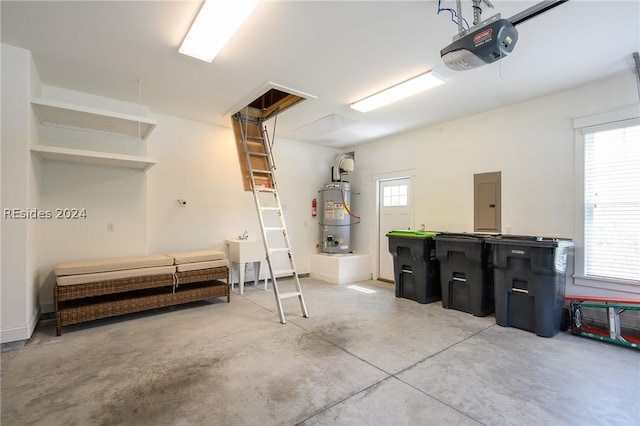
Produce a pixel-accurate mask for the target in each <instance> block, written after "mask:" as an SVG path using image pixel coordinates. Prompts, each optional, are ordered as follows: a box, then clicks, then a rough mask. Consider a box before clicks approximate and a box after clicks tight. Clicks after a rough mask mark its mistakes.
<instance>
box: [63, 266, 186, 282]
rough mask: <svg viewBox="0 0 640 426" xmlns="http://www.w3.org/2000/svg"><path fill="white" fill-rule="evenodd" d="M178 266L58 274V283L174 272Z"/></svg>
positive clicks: (106, 279) (98, 280)
mask: <svg viewBox="0 0 640 426" xmlns="http://www.w3.org/2000/svg"><path fill="white" fill-rule="evenodd" d="M175 272H176V267H175V266H173V265H171V266H155V267H152V268H136V269H125V270H123V271H108V272H95V273H92V274H77V275H64V276H58V277H57V278H56V282H57V283H58V285H60V286H63V285H78V284H85V283H95V282H100V281H109V280H118V279H122V278H133V277H142V276H151V275H163V274H173V273H175Z"/></svg>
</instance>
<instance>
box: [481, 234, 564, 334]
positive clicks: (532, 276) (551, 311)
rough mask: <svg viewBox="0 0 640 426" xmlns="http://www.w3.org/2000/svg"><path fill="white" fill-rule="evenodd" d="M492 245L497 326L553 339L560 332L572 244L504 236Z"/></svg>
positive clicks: (560, 241)
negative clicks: (514, 328) (518, 329)
mask: <svg viewBox="0 0 640 426" xmlns="http://www.w3.org/2000/svg"><path fill="white" fill-rule="evenodd" d="M488 241H489V243H490V244H491V245H492V246H493V261H494V266H495V269H494V279H495V303H496V323H497V324H498V325H501V326H503V327H510V326H511V327H516V328H520V329H523V330H527V331H531V332H535V333H536V334H537V335H538V336H542V337H553V336H554V335H556V334H557V333H558V331H560V326H561V324H562V310H563V307H564V292H565V285H566V281H567V276H569V277H571V276H573V249H574V243H573V241H571V240H567V239H554V238H544V237H529V236H514V235H504V236H497V237H493V238H490V239H488Z"/></svg>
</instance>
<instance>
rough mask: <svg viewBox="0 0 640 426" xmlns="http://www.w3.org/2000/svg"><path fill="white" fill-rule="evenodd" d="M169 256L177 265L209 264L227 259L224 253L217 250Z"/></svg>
mask: <svg viewBox="0 0 640 426" xmlns="http://www.w3.org/2000/svg"><path fill="white" fill-rule="evenodd" d="M169 256H171V257H173V260H174V262H175V264H176V265H181V264H183V263H196V262H208V261H212V260H222V259H224V258H225V257H226V255H225V253H224V252H223V251H216V250H198V251H187V252H183V253H172V254H169Z"/></svg>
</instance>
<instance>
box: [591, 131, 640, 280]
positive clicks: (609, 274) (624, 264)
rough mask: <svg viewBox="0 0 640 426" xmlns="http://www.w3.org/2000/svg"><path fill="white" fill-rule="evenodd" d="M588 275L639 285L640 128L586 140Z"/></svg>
mask: <svg viewBox="0 0 640 426" xmlns="http://www.w3.org/2000/svg"><path fill="white" fill-rule="evenodd" d="M584 187H585V194H584V200H585V275H587V276H591V277H602V278H609V279H623V280H631V281H634V282H637V283H638V285H640V125H636V126H630V127H623V128H618V129H612V130H606V131H600V132H593V133H587V134H585V185H584Z"/></svg>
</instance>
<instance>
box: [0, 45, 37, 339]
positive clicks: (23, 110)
mask: <svg viewBox="0 0 640 426" xmlns="http://www.w3.org/2000/svg"><path fill="white" fill-rule="evenodd" d="M1 54H2V169H1V172H2V200H1V206H2V211H3V216H2V251H1V254H2V263H1V264H2V271H1V279H2V281H1V283H0V298H1V302H0V303H1V311H2V312H1V313H0V341H1V342H8V341H13V340H21V339H26V338H28V337H29V336H30V335H31V333H32V332H33V329H34V328H35V326H36V323H37V320H38V317H39V306H38V303H37V294H38V292H37V289H38V287H37V255H36V252H37V246H36V240H37V238H38V233H37V226H38V225H37V221H35V220H31V219H11V218H10V217H8V216H5V214H4V211H5V209H20V210H22V211H27V210H28V209H35V208H36V207H37V191H38V188H37V179H38V175H39V168H38V166H37V165H33V164H32V160H31V155H30V152H29V144H30V143H34V142H37V133H36V132H35V131H34V129H35V124H34V123H35V119H34V113H33V110H32V109H31V105H30V103H29V99H30V97H31V96H32V95H37V94H39V90H40V79H39V76H38V71H37V69H36V68H35V65H34V63H33V60H32V58H31V54H30V52H29V51H27V50H24V49H19V48H15V47H12V46H7V45H4V44H3V45H2V53H1Z"/></svg>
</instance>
